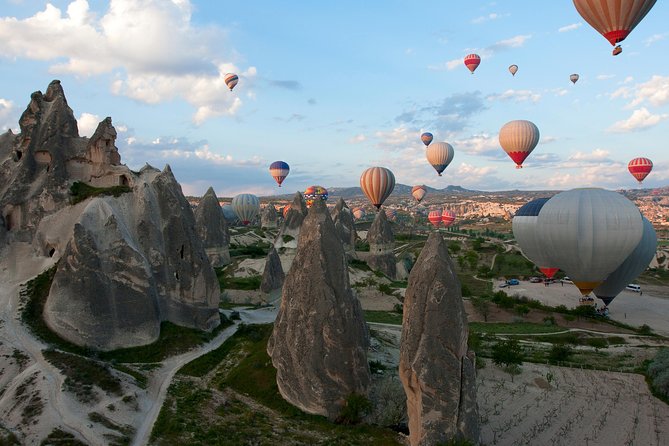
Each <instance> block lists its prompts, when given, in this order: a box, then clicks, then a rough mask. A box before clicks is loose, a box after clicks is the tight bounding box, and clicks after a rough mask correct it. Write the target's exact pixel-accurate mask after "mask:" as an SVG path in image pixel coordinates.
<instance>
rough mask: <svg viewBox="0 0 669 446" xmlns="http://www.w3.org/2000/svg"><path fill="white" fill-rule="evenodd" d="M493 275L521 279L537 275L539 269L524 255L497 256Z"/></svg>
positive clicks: (514, 253) (504, 254) (516, 253)
mask: <svg viewBox="0 0 669 446" xmlns="http://www.w3.org/2000/svg"><path fill="white" fill-rule="evenodd" d="M492 273H493V275H494V276H495V277H506V278H521V277H530V276H534V275H536V274H537V269H536V267H535V266H534V264H533V263H532V262H530V261H529V260H527V259H526V258H525V257H523V256H522V254H520V253H519V252H513V253H503V254H497V257H495V264H494V265H493V267H492Z"/></svg>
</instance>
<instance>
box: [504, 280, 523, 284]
mask: <svg viewBox="0 0 669 446" xmlns="http://www.w3.org/2000/svg"><path fill="white" fill-rule="evenodd" d="M506 283H507V284H508V285H520V281H519V280H518V279H509V280H507V281H506Z"/></svg>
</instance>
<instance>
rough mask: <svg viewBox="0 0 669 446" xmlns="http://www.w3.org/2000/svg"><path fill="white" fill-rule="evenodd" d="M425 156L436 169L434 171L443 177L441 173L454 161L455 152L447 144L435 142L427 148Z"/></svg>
mask: <svg viewBox="0 0 669 446" xmlns="http://www.w3.org/2000/svg"><path fill="white" fill-rule="evenodd" d="M425 156H426V157H427V161H428V162H429V163H430V164H432V167H434V170H436V171H437V173H438V174H439V176H441V173H442V172H443V171H444V170H446V168H447V167H448V165H449V164H451V161H453V157H454V156H455V150H453V146H452V145H450V144H449V143H447V142H435V143H432V144H430V145H429V146H427V150H426V151H425Z"/></svg>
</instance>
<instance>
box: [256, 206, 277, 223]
mask: <svg viewBox="0 0 669 446" xmlns="http://www.w3.org/2000/svg"><path fill="white" fill-rule="evenodd" d="M278 221H279V213H278V212H276V208H275V207H274V203H268V204H267V206H265V207H264V208H263V209H262V210H261V211H260V226H261V227H263V228H270V229H273V228H276V227H277V226H278V223H277V222H278Z"/></svg>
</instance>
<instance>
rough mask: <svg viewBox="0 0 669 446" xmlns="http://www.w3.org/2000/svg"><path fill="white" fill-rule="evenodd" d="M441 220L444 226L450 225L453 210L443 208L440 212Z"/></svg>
mask: <svg viewBox="0 0 669 446" xmlns="http://www.w3.org/2000/svg"><path fill="white" fill-rule="evenodd" d="M441 222H442V223H443V224H444V226H446V227H449V226H450V225H452V224H453V223H454V222H455V212H453V211H450V210H448V209H444V211H443V212H442V213H441Z"/></svg>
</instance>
